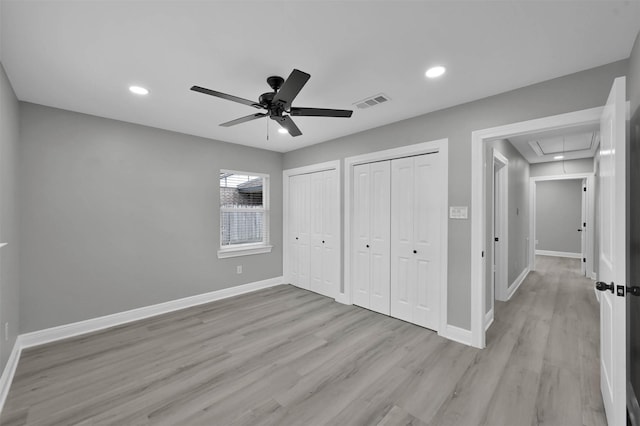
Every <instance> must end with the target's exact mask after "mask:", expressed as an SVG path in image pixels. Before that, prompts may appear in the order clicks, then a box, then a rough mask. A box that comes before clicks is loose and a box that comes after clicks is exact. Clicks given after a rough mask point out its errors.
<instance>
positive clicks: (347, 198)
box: [336, 138, 449, 337]
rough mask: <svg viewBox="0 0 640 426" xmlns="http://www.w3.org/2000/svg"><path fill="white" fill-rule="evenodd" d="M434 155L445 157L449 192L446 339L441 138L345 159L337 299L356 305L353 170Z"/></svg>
mask: <svg viewBox="0 0 640 426" xmlns="http://www.w3.org/2000/svg"><path fill="white" fill-rule="evenodd" d="M432 152H439V153H440V154H442V158H441V159H440V161H441V164H442V169H441V178H440V180H439V181H438V184H439V185H441V186H442V187H443V188H445V190H443V191H441V192H442V200H441V202H442V214H441V224H440V226H441V229H442V235H441V241H440V253H441V256H440V271H441V274H442V276H441V284H440V312H439V315H440V323H439V329H438V334H440V335H442V336H445V337H446V335H445V334H443V333H442V331H443V330H445V329H446V328H447V327H448V325H447V291H448V274H447V268H448V245H449V235H448V230H449V227H448V226H449V191H448V187H449V185H448V180H449V139H446V138H445V139H437V140H434V141H429V142H422V143H418V144H414V145H407V146H402V147H399V148H392V149H386V150H383V151H375V152H370V153H367V154H362V155H356V156H353V157H347V158H345V159H344V171H345V173H344V238H343V241H344V252H343V253H344V276H343V282H344V292H343V293H342V294H340V295H339V297H336V301H339V302H341V303H344V304H347V305H350V304H352V300H353V298H352V291H353V289H352V286H351V261H352V259H351V220H352V215H353V211H352V207H351V193H352V186H353V182H352V180H353V179H352V176H353V168H354V166H356V165H358V164H366V163H371V162H375V161H385V160H392V159H394V158H402V157H409V156H413V155H421V154H428V153H432Z"/></svg>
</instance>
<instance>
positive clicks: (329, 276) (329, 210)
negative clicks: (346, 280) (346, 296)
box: [309, 170, 339, 297]
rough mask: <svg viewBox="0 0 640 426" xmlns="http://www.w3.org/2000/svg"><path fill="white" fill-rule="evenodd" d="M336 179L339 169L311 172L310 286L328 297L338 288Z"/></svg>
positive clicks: (335, 292) (332, 295) (334, 293)
mask: <svg viewBox="0 0 640 426" xmlns="http://www.w3.org/2000/svg"><path fill="white" fill-rule="evenodd" d="M336 179H337V171H336V170H327V171H324V172H317V173H311V174H310V175H309V180H310V181H309V182H310V189H309V199H310V200H309V203H310V212H309V214H310V227H311V228H310V229H311V231H310V235H309V241H310V250H311V254H310V259H309V265H310V270H309V277H310V281H309V289H310V290H312V291H315V292H316V293H320V294H322V295H324V296H328V297H335V296H336V294H337V290H338V288H337V286H338V274H339V263H338V261H339V259H338V257H337V250H336V242H337V229H338V228H337V224H338V221H337V218H336V216H337V214H339V212H338V211H337V202H338V200H337V197H338V194H337V192H336Z"/></svg>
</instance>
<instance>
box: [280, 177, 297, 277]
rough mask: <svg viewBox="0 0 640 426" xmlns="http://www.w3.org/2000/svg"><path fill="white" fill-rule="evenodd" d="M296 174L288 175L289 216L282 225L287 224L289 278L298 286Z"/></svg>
mask: <svg viewBox="0 0 640 426" xmlns="http://www.w3.org/2000/svg"><path fill="white" fill-rule="evenodd" d="M299 183H300V180H299V179H298V176H289V201H288V202H289V204H288V205H287V209H288V213H289V218H288V222H287V223H285V224H284V225H285V226H287V244H288V245H289V253H288V256H289V265H288V269H289V278H290V280H291V282H290V283H291V284H293V285H295V286H298V285H299V284H298V280H299V277H298V269H299V268H300V259H299V256H300V253H299V248H298V239H296V237H297V236H298V222H299V221H300V218H299V215H300V212H298V185H299Z"/></svg>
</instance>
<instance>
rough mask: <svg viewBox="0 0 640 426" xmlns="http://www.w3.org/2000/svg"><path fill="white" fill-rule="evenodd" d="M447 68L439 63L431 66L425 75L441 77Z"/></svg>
mask: <svg viewBox="0 0 640 426" xmlns="http://www.w3.org/2000/svg"><path fill="white" fill-rule="evenodd" d="M446 70H447V69H446V68H445V67H443V66H441V65H438V66H436V67H431V68H429V69H428V70H427V72H426V73H424V75H426V76H427V77H429V78H436V77H440V76H441V75H442V74H444V73H445V71H446Z"/></svg>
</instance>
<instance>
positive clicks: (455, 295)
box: [284, 60, 628, 329]
mask: <svg viewBox="0 0 640 426" xmlns="http://www.w3.org/2000/svg"><path fill="white" fill-rule="evenodd" d="M627 70H628V62H627V61H626V60H624V61H618V62H615V63H612V64H608V65H604V66H602V67H597V68H593V69H590V70H586V71H582V72H579V73H575V74H571V75H568V76H565V77H560V78H557V79H553V80H549V81H546V82H543V83H539V84H535V85H532V86H528V87H524V88H520V89H517V90H513V91H510V92H506V93H503V94H500V95H496V96H492V97H489V98H484V99H481V100H478V101H475V102H470V103H467V104H463V105H458V106H455V107H452V108H448V109H444V110H440V111H436V112H433V113H430V114H426V115H421V116H418V117H415V118H411V119H408V120H404V121H400V122H396V123H392V124H389V125H385V126H381V127H378V128H375V129H371V130H368V131H365V132H361V133H357V134H354V135H349V136H345V137H342V138H338V139H334V140H332V141H328V142H325V143H322V144H318V145H313V146H310V147H307V148H302V149H299V150H296V151H291V152H288V153H286V154H285V156H284V168H285V169H289V168H294V167H300V166H304V165H308V164H314V163H319V162H323V161H329V160H335V159H344V158H345V157H349V156H352V155H358V154H364V153H368V152H373V151H380V150H383V149H388V148H393V147H398V146H404V145H410V144H415V143H419V142H425V141H430V140H435V139H441V138H448V139H449V204H450V205H452V206H465V205H466V206H469V205H470V203H471V132H472V131H474V130H478V129H485V128H489V127H494V126H499V125H504V124H509V123H514V122H518V121H523V120H530V119H534V118H540V117H546V116H549V115H554V114H560V113H565V112H570V111H576V110H581V109H586V108H594V107H597V106H602V105H603V104H604V103H605V102H606V99H607V95H608V94H609V89H610V87H611V84H612V82H613V80H614V79H615V78H616V77H619V76H622V75H626V74H627ZM389 95H390V96H391V97H393V94H392V93H389ZM398 101H401V100H398ZM359 114H367V110H363V111H356V112H355V113H354V117H353V119H354V120H357V119H358V115H359ZM470 241H471V223H470V221H469V220H466V221H465V220H451V221H449V249H448V250H449V253H448V259H449V265H448V271H449V272H448V315H449V318H448V322H449V324H451V325H454V326H457V327H461V328H464V329H469V328H470V324H471V319H470V316H471V313H470V306H471V305H470V295H471V288H470V278H471V276H470V273H471V272H470V262H471V252H470ZM475 255H477V256H479V255H480V253H476V254H475Z"/></svg>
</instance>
